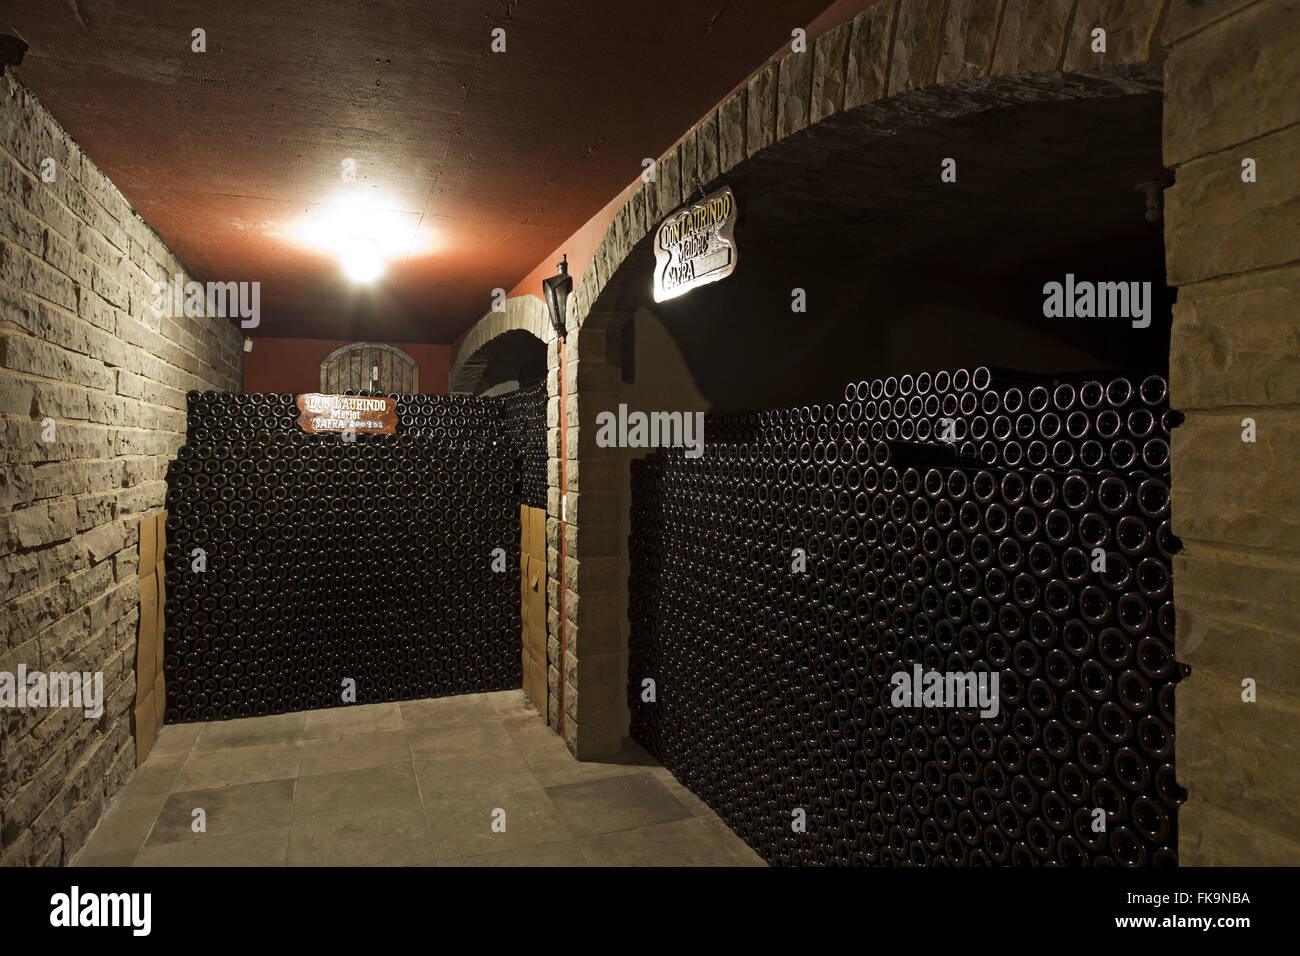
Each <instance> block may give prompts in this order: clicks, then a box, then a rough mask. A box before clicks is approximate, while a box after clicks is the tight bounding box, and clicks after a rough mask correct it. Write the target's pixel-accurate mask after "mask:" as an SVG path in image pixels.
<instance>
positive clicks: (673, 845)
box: [578, 817, 740, 866]
mask: <svg viewBox="0 0 1300 956" xmlns="http://www.w3.org/2000/svg"><path fill="white" fill-rule="evenodd" d="M578 846H579V847H580V848H581V849H582V854H583V856H585V857H586V858H587V859H588V860H590V861H591V863H592V864H593V865H595V866H739V865H740V861H739V860H738V859H737V858H736V856H735V855H734V854H732V852H731V850H730V848H729V847H728V843H727V841H726V840H725V839H723V837H722V835H721V834H720V833H719V832H718V831H717V828H716V826H715V825H714V822H713V821H711V820H708V819H704V818H701V817H690V818H689V819H685V820H674V821H672V822H671V823H657V824H655V825H654V826H648V827H637V828H636V829H634V830H619V831H617V832H614V833H604V834H601V835H600V836H595V837H589V838H587V839H583V840H579V841H578Z"/></svg>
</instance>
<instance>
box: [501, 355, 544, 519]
mask: <svg viewBox="0 0 1300 956" xmlns="http://www.w3.org/2000/svg"><path fill="white" fill-rule="evenodd" d="M502 404H503V407H502V429H503V432H504V435H505V439H506V441H507V442H508V443H509V444H510V445H511V446H512V447H514V448H517V449H518V450H519V454H520V455H521V456H522V457H523V464H522V468H523V492H522V494H523V497H522V503H523V504H525V505H527V506H528V507H530V508H545V507H546V379H545V378H539V379H536V380H534V381H531V382H524V383H522V384H521V385H520V386H519V388H518V389H517V390H516V391H513V392H510V393H508V394H506V395H505V396H504V397H503V398H502Z"/></svg>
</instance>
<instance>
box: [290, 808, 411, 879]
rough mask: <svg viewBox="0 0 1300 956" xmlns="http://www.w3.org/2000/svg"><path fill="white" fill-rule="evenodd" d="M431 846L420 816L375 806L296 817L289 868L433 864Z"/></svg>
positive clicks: (401, 810)
mask: <svg viewBox="0 0 1300 956" xmlns="http://www.w3.org/2000/svg"><path fill="white" fill-rule="evenodd" d="M434 863H435V856H434V849H433V845H432V844H431V843H430V840H429V829H428V825H427V824H426V823H425V818H424V814H422V813H420V812H419V811H418V810H407V809H399V808H395V807H387V806H385V807H377V808H375V809H373V810H372V811H371V812H370V813H368V814H365V815H356V814H353V815H350V816H347V817H334V818H329V819H312V820H298V819H295V820H294V823H293V826H292V828H291V832H290V837H289V865H290V866H432V865H433V864H434Z"/></svg>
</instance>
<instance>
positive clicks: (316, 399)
mask: <svg viewBox="0 0 1300 956" xmlns="http://www.w3.org/2000/svg"><path fill="white" fill-rule="evenodd" d="M298 411H299V413H300V414H299V416H298V424H299V425H300V426H301V427H302V430H303V431H305V432H310V433H311V434H313V435H314V434H316V433H318V432H344V431H348V430H352V431H356V432H369V433H371V434H374V435H391V434H393V433H394V432H396V431H397V399H395V398H380V397H378V396H375V397H370V396H367V395H321V394H319V393H318V392H308V393H306V394H303V395H299V396H298Z"/></svg>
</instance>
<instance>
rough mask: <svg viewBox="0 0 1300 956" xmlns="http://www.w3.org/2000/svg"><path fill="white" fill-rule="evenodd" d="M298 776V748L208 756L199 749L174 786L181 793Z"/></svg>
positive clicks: (264, 748)
mask: <svg viewBox="0 0 1300 956" xmlns="http://www.w3.org/2000/svg"><path fill="white" fill-rule="evenodd" d="M296 776H298V748H297V747H296V746H295V745H294V744H261V745H259V746H254V747H228V748H226V749H224V750H211V751H207V752H206V753H205V752H202V751H200V750H198V749H195V750H194V752H193V753H191V754H190V755H189V757H188V758H187V759H186V761H185V766H184V767H182V768H181V772H180V775H179V776H178V777H177V778H176V780H175V781H174V782H173V783H172V791H173V792H176V793H180V792H183V791H185V790H202V789H205V788H208V787H229V786H233V785H234V784H237V783H256V782H258V781H260V780H282V779H284V778H286V777H296Z"/></svg>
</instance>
